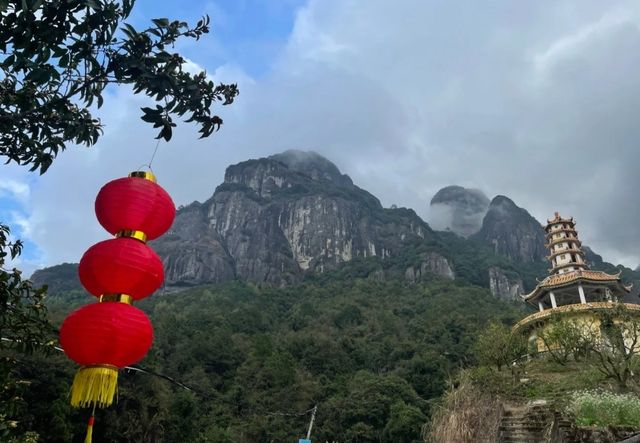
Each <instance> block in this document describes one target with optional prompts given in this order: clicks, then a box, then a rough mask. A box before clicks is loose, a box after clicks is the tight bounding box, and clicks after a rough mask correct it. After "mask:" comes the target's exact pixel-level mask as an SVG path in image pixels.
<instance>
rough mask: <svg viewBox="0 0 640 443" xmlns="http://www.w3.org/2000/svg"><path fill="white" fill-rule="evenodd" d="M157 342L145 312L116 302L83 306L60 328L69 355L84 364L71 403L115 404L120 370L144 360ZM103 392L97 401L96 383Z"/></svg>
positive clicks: (61, 339)
mask: <svg viewBox="0 0 640 443" xmlns="http://www.w3.org/2000/svg"><path fill="white" fill-rule="evenodd" d="M152 341H153V328H152V326H151V322H150V321H149V319H148V318H147V316H146V315H145V313H144V312H142V311H141V310H140V309H138V308H134V307H133V306H130V305H128V304H126V303H118V302H115V301H111V302H104V303H96V304H91V305H87V306H83V307H81V308H80V309H77V310H76V311H74V312H72V313H71V314H70V315H69V316H68V317H67V318H66V319H65V321H64V323H63V324H62V327H61V328H60V345H62V348H63V349H64V352H65V354H67V356H68V357H69V358H70V359H71V360H73V361H75V362H76V363H78V364H80V365H82V368H81V369H80V370H79V371H78V372H77V373H76V377H75V379H74V381H73V384H74V388H75V389H74V390H72V395H71V404H72V405H73V406H87V405H89V404H90V403H97V404H98V405H99V406H108V405H109V404H111V400H112V398H113V392H115V388H116V385H117V381H118V369H119V368H123V367H125V366H127V365H131V364H133V363H135V362H137V361H139V360H140V359H142V358H143V357H144V356H145V354H146V353H147V351H148V350H149V348H150V347H151V342H152ZM96 379H97V380H99V381H100V386H101V387H103V388H104V387H106V389H103V391H102V393H101V394H100V395H98V397H97V398H95V397H94V396H93V394H94V393H92V392H91V391H92V390H94V389H95V380H96Z"/></svg>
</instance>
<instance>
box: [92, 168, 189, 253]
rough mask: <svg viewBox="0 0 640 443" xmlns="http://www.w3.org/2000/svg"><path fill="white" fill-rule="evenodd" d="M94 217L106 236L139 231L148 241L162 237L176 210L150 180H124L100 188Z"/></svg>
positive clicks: (164, 194) (162, 191)
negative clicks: (106, 232)
mask: <svg viewBox="0 0 640 443" xmlns="http://www.w3.org/2000/svg"><path fill="white" fill-rule="evenodd" d="M95 207H96V216H97V217H98V221H99V222H100V224H101V225H102V227H103V228H105V229H106V230H107V231H108V232H110V233H111V234H113V235H116V234H117V233H118V232H120V231H126V230H130V231H141V232H144V233H145V234H146V236H147V239H148V240H153V239H155V238H158V237H160V236H161V235H162V234H164V233H165V232H166V231H167V230H168V229H169V228H170V227H171V224H172V223H173V219H174V218H175V215H176V208H175V205H174V204H173V201H172V200H171V197H169V194H167V192H166V191H165V190H164V189H162V188H161V187H160V186H159V185H158V184H156V183H154V182H153V181H151V180H146V179H144V178H138V177H126V178H119V179H117V180H113V181H111V182H109V183H107V184H106V185H104V186H103V187H102V189H101V190H100V192H99V193H98V196H97V197H96V204H95Z"/></svg>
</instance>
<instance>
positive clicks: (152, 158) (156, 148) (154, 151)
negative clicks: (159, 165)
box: [137, 140, 161, 172]
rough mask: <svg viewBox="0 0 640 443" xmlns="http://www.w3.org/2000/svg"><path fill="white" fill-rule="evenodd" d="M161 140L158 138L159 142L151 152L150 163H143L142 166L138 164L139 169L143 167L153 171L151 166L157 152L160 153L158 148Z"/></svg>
mask: <svg viewBox="0 0 640 443" xmlns="http://www.w3.org/2000/svg"><path fill="white" fill-rule="evenodd" d="M160 141H161V140H158V142H157V143H156V147H155V148H154V149H153V154H151V159H150V160H149V163H143V164H141V165H140V166H138V169H137V170H138V171H140V170H142V168H148V169H149V171H151V172H153V168H152V167H151V165H152V164H153V160H154V159H155V158H156V154H157V153H158V148H159V147H160Z"/></svg>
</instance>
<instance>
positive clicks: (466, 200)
mask: <svg viewBox="0 0 640 443" xmlns="http://www.w3.org/2000/svg"><path fill="white" fill-rule="evenodd" d="M429 206H430V218H429V223H430V224H431V226H432V227H433V228H434V229H437V230H441V231H444V230H451V231H453V232H455V233H456V234H458V235H462V236H463V237H468V236H470V235H471V234H474V233H476V232H478V231H479V230H480V228H481V226H482V217H484V214H485V213H486V212H487V208H488V207H489V199H488V198H487V196H486V195H485V194H484V193H483V192H482V191H481V190H479V189H472V188H464V187H462V186H457V185H451V186H446V187H444V188H442V189H440V190H439V191H438V192H436V194H435V195H434V196H433V198H432V199H431V203H430V204H429Z"/></svg>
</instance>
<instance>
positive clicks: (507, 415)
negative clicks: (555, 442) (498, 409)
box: [498, 402, 555, 443]
mask: <svg viewBox="0 0 640 443" xmlns="http://www.w3.org/2000/svg"><path fill="white" fill-rule="evenodd" d="M554 424H555V417H554V414H553V412H552V411H551V410H550V408H549V407H548V406H547V404H546V402H533V403H531V404H528V405H519V406H508V405H505V407H504V412H503V414H502V421H501V423H500V432H499V437H498V443H544V442H549V441H551V434H552V432H553V431H554V429H553V428H554Z"/></svg>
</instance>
